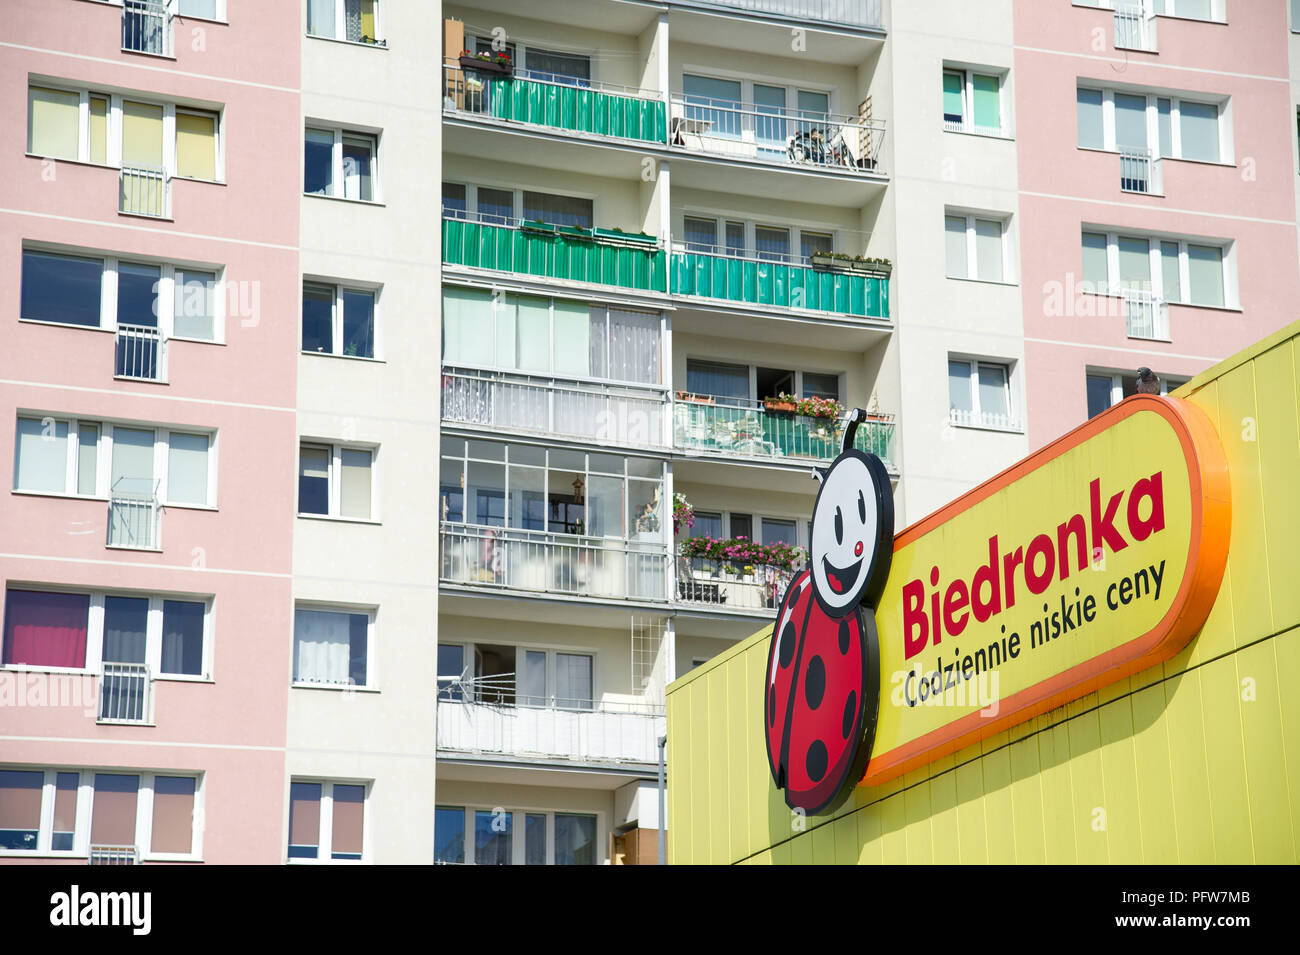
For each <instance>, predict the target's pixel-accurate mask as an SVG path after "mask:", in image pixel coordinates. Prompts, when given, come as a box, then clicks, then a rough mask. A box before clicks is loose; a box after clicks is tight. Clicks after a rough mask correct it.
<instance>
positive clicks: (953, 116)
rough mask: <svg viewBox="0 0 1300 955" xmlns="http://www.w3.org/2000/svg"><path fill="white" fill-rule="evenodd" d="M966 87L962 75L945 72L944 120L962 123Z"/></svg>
mask: <svg viewBox="0 0 1300 955" xmlns="http://www.w3.org/2000/svg"><path fill="white" fill-rule="evenodd" d="M965 85H966V80H965V77H964V76H963V75H962V74H961V73H953V72H949V71H947V70H945V71H944V74H943V118H944V120H945V121H947V122H949V123H960V122H961V121H962V118H963V111H962V87H964V86H965Z"/></svg>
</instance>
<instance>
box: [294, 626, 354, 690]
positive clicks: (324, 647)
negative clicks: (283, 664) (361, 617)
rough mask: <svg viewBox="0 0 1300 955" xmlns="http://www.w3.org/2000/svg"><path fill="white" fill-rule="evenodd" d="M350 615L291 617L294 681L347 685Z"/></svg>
mask: <svg viewBox="0 0 1300 955" xmlns="http://www.w3.org/2000/svg"><path fill="white" fill-rule="evenodd" d="M349 616H350V615H349V614H345V613H331V612H329V611H324V610H298V611H296V612H295V613H294V621H293V629H294V679H295V680H297V681H299V682H300V683H336V684H343V685H346V684H347V682H348V671H349V669H350V667H349V663H350V659H351V628H350V626H349V620H348V617H349Z"/></svg>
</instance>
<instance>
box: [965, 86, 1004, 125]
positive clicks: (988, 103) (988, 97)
mask: <svg viewBox="0 0 1300 955" xmlns="http://www.w3.org/2000/svg"><path fill="white" fill-rule="evenodd" d="M971 82H972V84H973V85H974V87H975V109H974V113H975V125H976V126H978V127H980V128H981V129H1001V128H1002V109H1001V102H1000V101H999V98H998V78H997V77H996V76H981V75H980V74H978V73H976V74H975V75H974V76H973V77H972V78H971Z"/></svg>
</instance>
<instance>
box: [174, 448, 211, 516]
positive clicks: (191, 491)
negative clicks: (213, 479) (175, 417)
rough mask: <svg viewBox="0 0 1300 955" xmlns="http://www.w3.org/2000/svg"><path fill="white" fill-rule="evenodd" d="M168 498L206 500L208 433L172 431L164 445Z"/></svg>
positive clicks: (177, 501)
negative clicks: (165, 449) (166, 443)
mask: <svg viewBox="0 0 1300 955" xmlns="http://www.w3.org/2000/svg"><path fill="white" fill-rule="evenodd" d="M167 500H168V501H170V502H171V503H173V504H198V505H206V504H207V503H208V436H207V435H206V434H178V433H176V432H175V431H173V432H172V433H171V434H170V435H169V437H168V445H167Z"/></svg>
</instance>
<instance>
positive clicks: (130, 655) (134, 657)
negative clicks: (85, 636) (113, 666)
mask: <svg viewBox="0 0 1300 955" xmlns="http://www.w3.org/2000/svg"><path fill="white" fill-rule="evenodd" d="M148 621H149V600H148V599H147V598H145V597H105V598H104V653H103V660H104V662H105V663H144V649H145V629H146V626H147V624H148Z"/></svg>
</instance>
